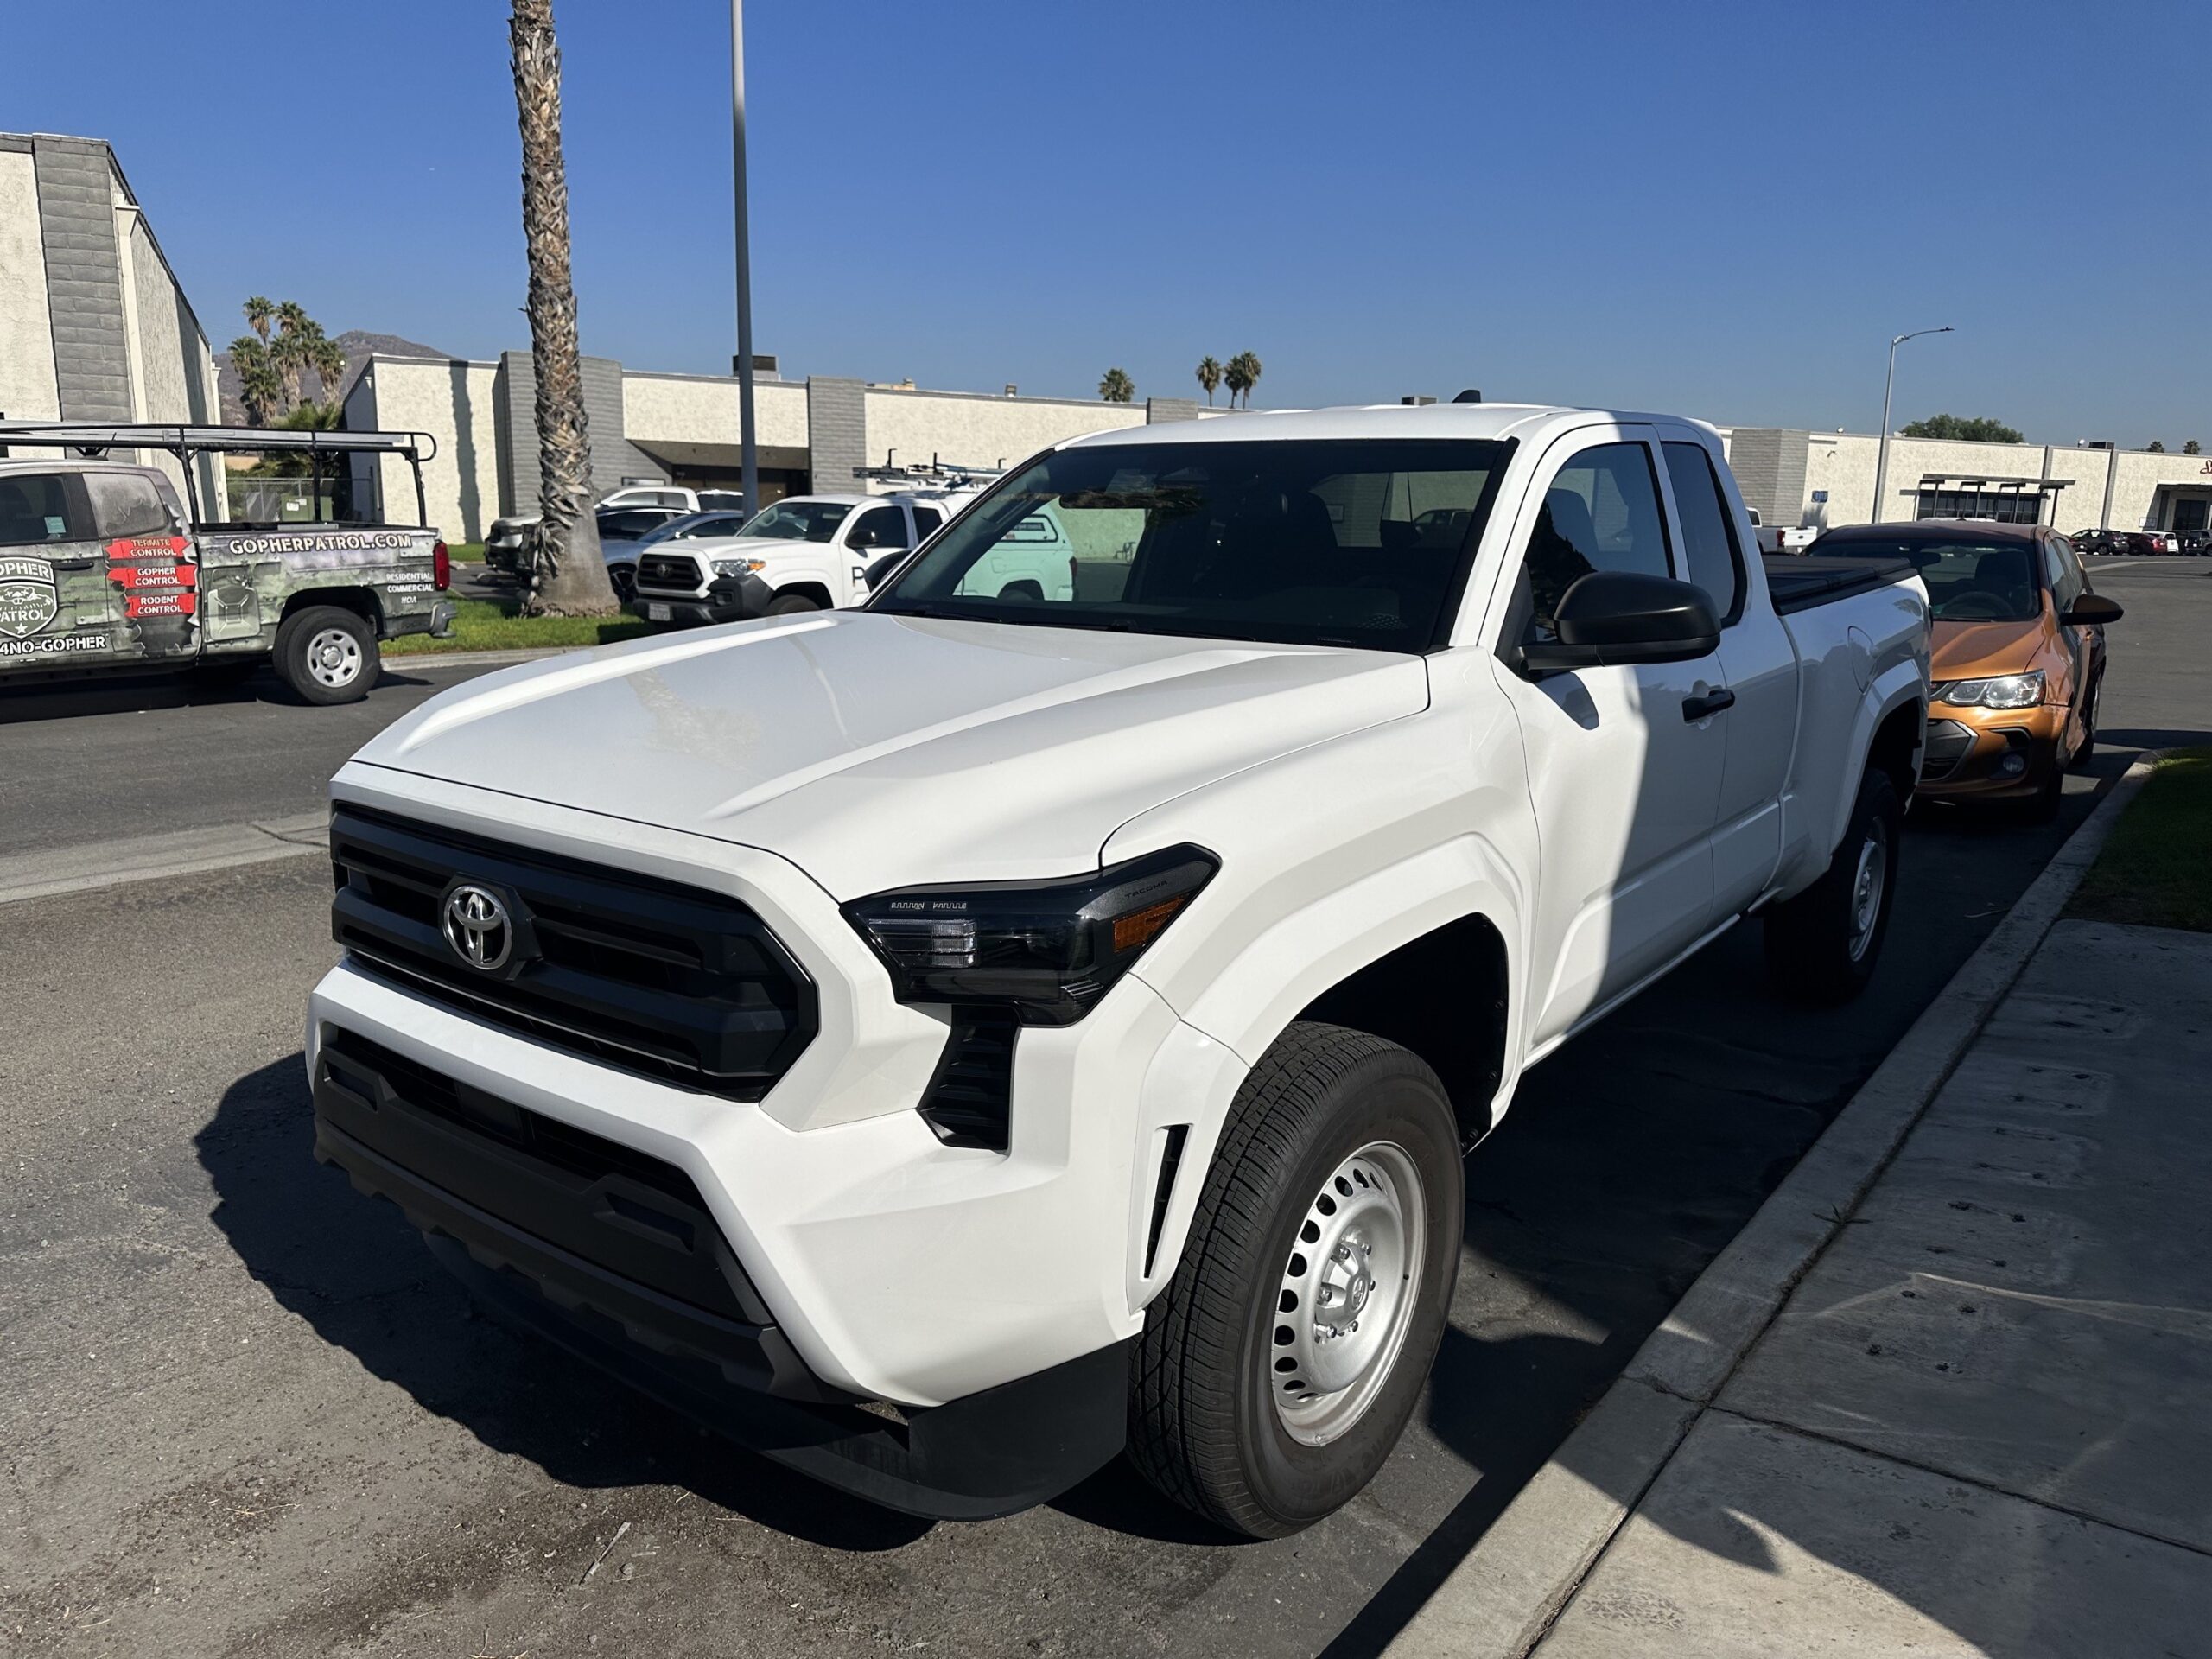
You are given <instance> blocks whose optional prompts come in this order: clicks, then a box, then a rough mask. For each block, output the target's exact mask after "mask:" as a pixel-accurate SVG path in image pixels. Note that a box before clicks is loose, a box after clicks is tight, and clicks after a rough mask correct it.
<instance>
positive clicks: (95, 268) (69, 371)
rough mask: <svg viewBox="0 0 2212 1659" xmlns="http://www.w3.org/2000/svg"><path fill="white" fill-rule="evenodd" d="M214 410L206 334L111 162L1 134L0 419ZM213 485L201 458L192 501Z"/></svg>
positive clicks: (202, 415)
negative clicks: (195, 494) (197, 492)
mask: <svg viewBox="0 0 2212 1659" xmlns="http://www.w3.org/2000/svg"><path fill="white" fill-rule="evenodd" d="M218 407H219V405H218V404H217V400H216V395H215V359H214V355H213V353H212V352H211V351H210V350H209V349H208V345H207V332H206V331H205V330H204V329H202V328H201V327H200V320H199V319H198V318H197V317H196V316H194V315H193V310H192V305H191V302H189V301H188V300H187V299H186V298H185V296H184V289H183V288H182V287H181V285H180V284H179V283H178V282H177V280H176V274H175V272H174V271H172V270H170V269H169V264H168V259H167V258H165V257H163V256H162V245H161V244H160V243H159V242H157V241H156V240H155V238H154V228H153V226H151V225H150V224H149V223H148V222H147V219H146V214H145V213H144V211H143V209H142V208H141V207H139V205H138V199H137V197H136V196H135V195H133V194H131V190H130V181H129V180H127V179H125V178H124V176H123V169H122V168H121V167H119V166H118V165H117V162H116V159H115V154H114V152H113V151H112V150H111V149H109V148H108V147H107V145H106V144H105V143H102V142H101V141H100V140H99V139H97V138H64V137H55V136H54V135H52V134H48V133H0V417H4V418H8V419H11V420H32V421H55V420H60V421H111V422H123V423H129V422H143V421H175V422H178V423H181V424H188V425H205V424H207V423H210V422H213V421H216V420H219V418H220V416H219V415H218V414H217V413H216V410H217V408H218ZM147 459H150V460H152V461H155V462H156V464H157V465H159V466H161V467H162V468H163V469H164V470H166V471H167V472H168V473H169V474H170V475H171V476H172V477H173V478H175V480H177V482H178V484H179V486H180V487H181V486H182V484H183V474H182V472H181V469H180V468H179V467H178V466H177V464H176V463H175V461H172V460H170V459H169V458H168V456H166V455H156V456H150V457H147ZM216 481H217V480H216V472H215V463H214V458H213V456H209V457H207V458H206V459H205V460H204V461H203V462H202V463H201V465H200V475H199V476H198V477H197V478H196V479H195V480H194V482H195V484H196V485H197V486H198V491H199V494H200V499H201V500H202V501H213V500H217V499H219V497H218V496H217V495H216V493H215V489H216Z"/></svg>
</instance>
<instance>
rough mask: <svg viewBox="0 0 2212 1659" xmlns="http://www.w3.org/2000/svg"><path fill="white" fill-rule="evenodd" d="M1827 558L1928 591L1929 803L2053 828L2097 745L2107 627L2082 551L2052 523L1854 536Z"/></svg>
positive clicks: (1933, 526)
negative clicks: (2031, 819) (1904, 570)
mask: <svg viewBox="0 0 2212 1659" xmlns="http://www.w3.org/2000/svg"><path fill="white" fill-rule="evenodd" d="M1811 552H1812V553H1813V554H1814V555H1815V556H1831V557H1840V558H1859V559H1908V560H1910V562H1911V563H1913V565H1914V566H1915V567H1916V569H1918V570H1919V572H1920V578H1921V580H1922V582H1924V583H1925V584H1926V585H1927V588H1928V613H1929V619H1930V621H1931V623H1932V630H1933V639H1932V640H1931V645H1932V662H1931V664H1930V670H1929V673H1930V677H1931V679H1932V681H1933V683H1932V684H1931V686H1930V688H1929V715H1928V741H1927V747H1926V750H1925V752H1924V754H1923V760H1922V765H1921V773H1920V786H1919V791H1918V792H1919V793H1920V794H1921V795H1923V796H1926V797H1930V798H1936V799H1939V800H1955V801H1965V800H1974V801H1993V802H1994V801H2004V802H2012V803H2015V804H2020V805H2023V806H2024V807H2026V808H2027V809H2028V810H2029V811H2030V812H2031V813H2033V814H2035V815H2037V816H2039V817H2040V816H2047V815H2048V814H2050V812H2052V811H2055V810H2056V809H2057V806H2058V794H2059V790H2060V788H2061V786H2062V785H2063V780H2064V778H2065V774H2066V772H2067V770H2068V768H2069V767H2071V766H2077V765H2079V764H2080V763H2081V762H2082V760H2086V759H2087V758H2088V754H2089V753H2090V751H2091V750H2092V749H2093V748H2094V747H2095V745H2096V741H2097V700H2098V697H2099V696H2100V694H2101V691H2102V690H2103V687H2104V676H2105V662H2106V652H2105V632H2104V625H2105V624H2106V623H2107V622H2116V621H2118V620H2120V615H2121V611H2120V607H2119V606H2118V605H2116V604H2114V603H2113V601H2111V600H2109V599H2107V598H2105V597H2104V596H2103V595H2102V594H2094V593H2092V592H2090V591H2089V582H2088V577H2087V576H2085V575H2082V565H2081V561H2080V560H2079V558H2078V557H2077V556H2075V549H2074V547H2073V544H2072V543H2069V541H2068V540H2067V538H2066V537H2063V536H2061V535H2060V534H2059V533H2058V532H2057V531H2054V530H2047V529H2045V528H2044V527H2043V526H2042V525H2040V524H1992V523H1985V522H1981V521H1971V522H1955V523H1937V522H1929V523H1925V524H1910V525H1906V524H1854V525H1852V526H1850V527H1848V528H1846V529H1840V530H1832V531H1828V532H1827V534H1826V535H1824V536H1822V537H1821V538H1820V540H1818V541H1817V542H1815V543H1813V546H1812V548H1811Z"/></svg>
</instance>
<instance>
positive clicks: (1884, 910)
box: [1766, 767, 1904, 1002]
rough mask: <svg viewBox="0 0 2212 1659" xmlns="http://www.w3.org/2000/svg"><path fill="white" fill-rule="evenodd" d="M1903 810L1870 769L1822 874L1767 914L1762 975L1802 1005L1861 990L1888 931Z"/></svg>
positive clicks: (1885, 781) (1843, 998)
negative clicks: (1831, 856)
mask: <svg viewBox="0 0 2212 1659" xmlns="http://www.w3.org/2000/svg"><path fill="white" fill-rule="evenodd" d="M1903 830H1904V808H1903V806H1902V805H1901V804H1899V802H1898V800H1897V785H1895V784H1894V783H1892V782H1891V781H1890V775H1889V773H1887V772H1881V771H1878V770H1876V769H1874V768H1872V767H1869V768H1868V769H1867V772H1866V777H1864V778H1863V779H1860V780H1859V799H1858V800H1857V801H1856V802H1855V803H1854V804H1853V806H1852V809H1851V822H1850V823H1849V824H1848V825H1847V826H1846V828H1845V829H1844V832H1843V841H1842V843H1841V844H1840V846H1838V847H1837V849H1835V856H1834V858H1833V859H1831V860H1830V861H1829V862H1828V868H1827V874H1824V875H1822V876H1821V879H1820V880H1817V881H1815V882H1814V883H1813V885H1812V886H1811V887H1808V888H1806V889H1805V891H1804V892H1802V893H1799V894H1798V895H1797V896H1796V898H1794V899H1787V900H1785V901H1784V902H1783V903H1782V904H1779V905H1777V906H1774V908H1773V909H1771V910H1770V911H1768V912H1767V913H1766V970H1767V974H1768V976H1769V977H1770V978H1771V979H1772V980H1773V981H1774V982H1775V983H1776V984H1777V985H1778V986H1780V987H1781V988H1783V990H1785V991H1787V992H1789V994H1790V995H1794V996H1796V997H1798V998H1800V999H1802V1000H1803V1001H1808V1002H1847V1001H1850V1000H1851V999H1852V998H1853V997H1854V996H1856V995H1859V992H1860V991H1862V990H1864V989H1866V982H1867V981H1868V980H1870V979H1872V977H1873V976H1874V964H1875V963H1876V962H1877V961H1878V960H1879V959H1880V957H1881V954H1882V938H1883V935H1885V933H1887V932H1888V931H1889V927H1890V906H1891V896H1892V895H1893V894H1894V893H1896V891H1897V845H1898V842H1899V841H1900V839H1901V837H1902V831H1903Z"/></svg>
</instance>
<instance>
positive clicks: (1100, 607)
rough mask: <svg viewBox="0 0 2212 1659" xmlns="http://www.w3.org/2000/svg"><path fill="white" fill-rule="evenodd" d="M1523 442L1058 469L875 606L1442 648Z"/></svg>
mask: <svg viewBox="0 0 2212 1659" xmlns="http://www.w3.org/2000/svg"><path fill="white" fill-rule="evenodd" d="M1509 449H1510V446H1509V445H1507V444H1503V443H1498V442H1487V441H1481V442H1478V441H1473V440H1460V441H1454V440H1449V439H1408V440H1403V441H1394V440H1371V439H1368V440H1351V439H1344V440H1325V439H1276V440H1241V439H1239V440H1224V441H1222V442H1180V443H1175V442H1141V443H1126V444H1104V445H1099V446H1097V447H1096V448H1084V447H1080V446H1078V447H1077V448H1069V449H1062V450H1058V451H1056V452H1055V453H1053V454H1048V455H1044V456H1040V457H1039V459H1038V460H1036V461H1033V462H1032V463H1031V464H1030V465H1029V466H1028V467H1025V468H1023V469H1022V470H1021V471H1020V473H1018V474H1014V475H1012V476H1010V477H1009V478H1007V480H1005V481H1004V482H1002V483H1001V484H1000V485H999V486H996V487H995V488H994V489H992V490H991V491H990V492H989V493H987V494H986V495H984V496H983V497H982V499H980V500H979V501H978V502H977V503H976V505H974V506H973V507H970V508H969V509H968V511H967V512H964V513H963V514H962V515H961V517H960V518H957V519H956V520H954V521H953V522H952V523H951V524H948V525H946V526H945V528H944V531H942V532H940V534H939V535H938V538H937V540H936V541H935V542H934V543H931V546H930V547H929V548H928V549H927V550H925V552H924V553H923V554H922V556H920V557H919V558H918V559H916V560H915V561H913V562H912V563H910V564H909V565H907V566H906V569H904V570H902V571H900V572H899V575H897V576H895V577H893V579H892V580H891V581H889V582H886V583H885V584H884V586H883V588H881V589H880V590H879V591H878V593H877V594H876V596H875V598H874V601H871V607H872V608H873V609H875V610H879V611H887V612H892V613H898V614H902V615H909V616H917V615H918V616H944V617H972V618H976V619H978V620H989V621H1000V622H1017V623H1022V624H1027V625H1029V626H1047V627H1071V628H1111V629H1116V630H1121V631H1127V632H1138V633H1172V634H1189V635H1198V636H1202V637H1205V638H1210V639H1260V640H1269V641H1274V642H1279V643H1282V644H1293V645H1367V646H1373V647H1376V648H1377V649H1381V650H1386V651H1426V650H1428V649H1430V648H1432V647H1433V646H1434V645H1439V644H1441V643H1442V641H1443V637H1444V635H1445V634H1446V633H1447V632H1449V628H1450V621H1451V613H1452V609H1453V607H1454V605H1455V603H1456V601H1457V600H1458V598H1459V592H1460V589H1461V588H1462V586H1463V585H1464V584H1465V581H1466V572H1467V563H1468V561H1469V559H1470V558H1471V555H1472V551H1473V549H1474V545H1475V543H1476V541H1477V540H1478V538H1479V537H1480V536H1481V534H1482V526H1483V522H1484V518H1485V516H1486V515H1487V514H1488V512H1489V511H1490V505H1491V496H1492V494H1493V493H1494V486H1495V483H1496V481H1497V474H1498V469H1499V468H1500V467H1502V466H1503V464H1504V459H1505V456H1506V454H1507V453H1508V451H1509Z"/></svg>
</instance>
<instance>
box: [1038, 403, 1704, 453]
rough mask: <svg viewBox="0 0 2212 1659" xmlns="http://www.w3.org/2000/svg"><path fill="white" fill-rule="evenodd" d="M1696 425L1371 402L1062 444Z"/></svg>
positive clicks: (1617, 414) (1583, 413) (1558, 410)
mask: <svg viewBox="0 0 2212 1659" xmlns="http://www.w3.org/2000/svg"><path fill="white" fill-rule="evenodd" d="M1655 421H1663V422H1666V423H1669V424H1680V425H1684V426H1694V427H1696V428H1699V429H1700V430H1703V431H1706V432H1710V433H1713V434H1714V435H1715V436H1716V437H1717V436H1718V430H1717V429H1716V428H1714V427H1713V425H1712V424H1711V423H1708V422H1705V421H1700V420H1694V419H1691V418H1690V417H1689V416H1681V415H1650V414H1639V413H1635V412H1632V411H1630V410H1611V409H1574V408H1570V407H1567V406H1565V405H1561V404H1368V405H1365V406H1356V407H1350V408H1344V409H1289V410H1259V411H1257V412H1255V413H1252V414H1245V413H1243V412H1242V411H1239V412H1238V413H1236V414H1235V415H1218V416H1213V417H1212V418H1211V419H1208V418H1205V417H1203V416H1202V417H1200V418H1199V419H1198V420H1195V421H1176V422H1173V423H1167V424H1165V425H1159V426H1151V425H1147V426H1122V427H1116V428H1114V429H1112V430H1110V431H1106V432H1093V433H1089V434H1087V435H1084V436H1083V437H1079V438H1071V439H1070V440H1069V441H1068V442H1067V443H1066V444H1065V445H1063V446H1062V447H1063V448H1076V447H1081V448H1086V449H1088V448H1092V447H1094V446H1096V445H1109V444H1125V443H1163V442H1164V443H1186V442H1188V443H1223V442H1241V441H1243V440H1246V439H1294V438H1472V439H1485V438H1486V439H1493V440H1494V439H1500V438H1533V437H1535V436H1537V435H1540V434H1542V433H1545V432H1548V431H1565V430H1568V429H1573V428H1574V427H1578V426H1589V425H1593V424H1597V423H1602V422H1623V423H1650V422H1655Z"/></svg>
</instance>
